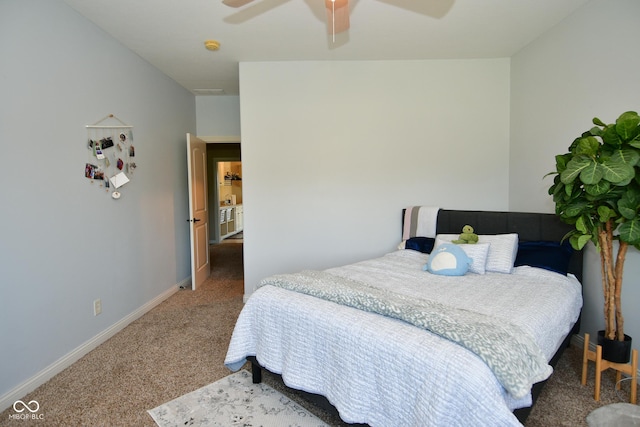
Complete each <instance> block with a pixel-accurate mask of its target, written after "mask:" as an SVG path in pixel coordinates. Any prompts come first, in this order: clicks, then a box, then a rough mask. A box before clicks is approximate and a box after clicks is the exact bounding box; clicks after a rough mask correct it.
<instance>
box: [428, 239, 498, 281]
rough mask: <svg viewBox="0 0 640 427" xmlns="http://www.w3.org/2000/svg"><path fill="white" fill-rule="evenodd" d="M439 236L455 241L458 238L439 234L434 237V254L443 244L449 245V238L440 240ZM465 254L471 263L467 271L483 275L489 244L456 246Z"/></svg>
mask: <svg viewBox="0 0 640 427" xmlns="http://www.w3.org/2000/svg"><path fill="white" fill-rule="evenodd" d="M441 236H450V238H451V240H455V239H457V238H458V236H457V235H453V234H451V235H446V234H442V235H441V234H439V235H437V236H436V243H435V244H434V245H433V250H434V252H435V250H436V248H437V247H438V246H440V245H441V244H443V243H451V240H447V239H449V237H446V238H442V237H441ZM458 246H460V248H461V249H462V250H463V251H464V253H466V254H467V256H468V257H469V258H471V260H472V261H473V262H472V263H471V265H470V266H469V271H470V272H472V273H477V274H484V273H485V271H486V267H485V266H486V264H487V255H488V254H489V246H491V245H490V244H489V243H472V244H461V245H458Z"/></svg>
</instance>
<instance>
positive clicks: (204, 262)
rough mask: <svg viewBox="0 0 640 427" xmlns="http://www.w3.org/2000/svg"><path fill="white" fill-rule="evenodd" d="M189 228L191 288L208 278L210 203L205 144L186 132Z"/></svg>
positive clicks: (194, 288)
mask: <svg viewBox="0 0 640 427" xmlns="http://www.w3.org/2000/svg"><path fill="white" fill-rule="evenodd" d="M187 173H188V175H189V219H188V220H187V221H189V227H190V229H191V231H190V236H191V289H193V290H194V291H195V290H196V287H198V286H200V285H201V284H202V282H204V281H205V280H206V279H207V278H208V277H209V202H208V200H207V143H206V142H204V141H203V140H201V139H199V138H198V137H196V136H194V135H191V134H190V133H188V134H187Z"/></svg>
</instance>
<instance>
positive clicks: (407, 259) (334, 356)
mask: <svg viewBox="0 0 640 427" xmlns="http://www.w3.org/2000/svg"><path fill="white" fill-rule="evenodd" d="M426 258H427V256H426V255H423V254H420V253H418V252H415V251H411V250H406V251H397V252H394V253H391V254H388V255H386V256H384V257H381V258H377V259H374V260H369V261H364V262H361V263H357V264H352V265H348V266H344V267H339V268H333V269H329V270H327V271H329V272H331V273H332V274H336V275H340V276H343V277H347V278H351V279H355V280H359V281H361V282H365V283H368V284H369V285H371V286H376V287H382V288H385V287H386V288H390V289H393V290H394V291H395V292H398V293H401V294H405V295H408V296H420V297H422V298H429V299H432V300H435V301H441V302H443V303H446V304H449V305H454V306H456V307H458V308H463V309H469V310H475V311H477V312H480V313H483V314H488V315H493V316H497V317H499V318H503V319H509V321H510V322H512V323H514V324H516V325H517V326H519V327H520V328H522V329H523V330H524V331H526V332H527V333H529V334H531V336H532V337H533V339H534V340H535V342H536V343H537V344H538V345H539V346H540V348H541V350H542V352H543V353H544V354H545V355H546V356H547V359H550V358H551V357H552V355H553V354H554V353H555V351H556V349H557V348H558V346H559V345H560V343H561V342H562V340H563V338H564V337H565V336H566V335H567V333H569V331H570V330H571V327H572V326H573V324H574V323H575V321H576V319H577V318H578V314H579V312H580V307H581V305H582V298H581V292H580V285H579V283H578V282H577V281H576V280H575V279H573V278H566V277H563V276H561V275H559V274H556V273H551V272H547V271H544V270H540V269H535V268H530V267H518V268H516V269H515V271H514V273H513V274H510V275H506V274H499V273H488V274H485V275H476V274H467V275H465V276H462V277H454V278H451V277H445V276H435V275H431V274H429V273H426V272H424V271H422V265H424V263H425V262H426ZM250 355H253V356H257V359H258V361H259V362H260V364H262V365H263V366H264V367H266V368H267V369H269V370H270V371H272V372H276V373H279V374H282V376H283V379H284V381H285V383H286V384H287V385H288V386H290V387H293V388H297V389H302V390H305V391H308V392H312V393H318V394H322V395H324V396H326V397H327V398H328V399H329V401H330V402H331V403H332V404H333V405H334V406H336V408H338V410H339V411H340V415H341V417H342V418H343V419H344V420H345V421H347V422H358V423H368V424H369V425H371V426H427V425H436V426H440V425H447V426H454V425H458V426H482V425H487V426H517V425H520V424H519V422H518V421H517V419H516V417H515V416H514V415H513V414H512V412H511V411H512V410H513V409H516V408H518V407H523V406H528V405H530V404H531V398H530V396H527V397H526V398H524V399H519V400H514V399H512V398H511V397H509V395H508V394H507V393H506V391H505V390H504V388H503V387H502V386H501V385H500V383H499V382H498V381H497V380H496V378H495V376H494V375H493V373H492V372H491V370H490V369H489V368H488V367H487V365H486V364H485V363H484V362H482V360H481V359H480V358H478V357H477V356H476V355H475V354H473V353H471V352H470V351H468V350H466V349H464V348H463V347H461V346H459V345H457V344H455V343H452V342H450V341H448V340H446V339H443V338H440V337H438V336H436V335H434V334H431V333H430V332H427V331H425V330H421V329H419V328H416V327H415V326H411V325H409V324H407V323H405V322H402V321H400V320H395V319H391V318H387V317H383V316H380V315H377V314H373V313H368V312H364V311H359V310H356V309H353V308H349V307H345V306H340V305H337V304H335V303H332V302H329V301H324V300H321V299H318V298H314V297H311V296H308V295H304V294H298V293H296V292H292V291H288V290H284V289H281V288H276V287H273V286H264V287H262V288H260V289H258V290H257V291H256V292H254V294H253V295H252V296H251V298H250V299H249V301H248V302H247V304H246V306H245V308H244V309H243V311H242V313H241V315H240V317H239V319H238V322H237V324H236V328H235V330H234V333H233V337H232V339H231V343H230V346H229V350H228V353H227V357H226V360H225V364H226V365H227V366H228V367H229V368H230V369H232V370H237V369H239V368H240V367H241V366H242V365H243V364H244V363H245V361H246V357H247V356H250Z"/></svg>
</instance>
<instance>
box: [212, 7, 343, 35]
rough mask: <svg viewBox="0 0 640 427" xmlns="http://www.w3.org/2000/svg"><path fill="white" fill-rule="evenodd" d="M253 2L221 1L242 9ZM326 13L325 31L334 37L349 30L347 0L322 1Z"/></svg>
mask: <svg viewBox="0 0 640 427" xmlns="http://www.w3.org/2000/svg"><path fill="white" fill-rule="evenodd" d="M252 1H254V0H223V1H222V3H223V4H225V5H227V6H230V7H235V8H238V7H242V6H244V5H247V4H249V3H251V2H252ZM324 6H325V9H326V11H327V31H328V33H329V34H333V36H334V41H335V35H336V34H338V33H341V32H343V31H346V30H348V29H349V0H324Z"/></svg>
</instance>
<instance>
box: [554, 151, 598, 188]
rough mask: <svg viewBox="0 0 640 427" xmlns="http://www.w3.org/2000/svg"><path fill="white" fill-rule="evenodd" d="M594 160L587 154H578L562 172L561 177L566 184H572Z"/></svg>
mask: <svg viewBox="0 0 640 427" xmlns="http://www.w3.org/2000/svg"><path fill="white" fill-rule="evenodd" d="M591 162H592V160H591V159H590V158H589V157H585V156H576V157H574V158H573V159H571V161H570V162H569V163H567V168H566V169H565V170H563V171H562V173H561V174H560V179H561V180H562V182H563V183H564V184H571V183H572V182H573V181H575V179H576V178H577V177H578V176H579V175H580V173H581V172H582V171H583V170H584V169H585V168H587V167H589V165H590V164H591Z"/></svg>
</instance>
